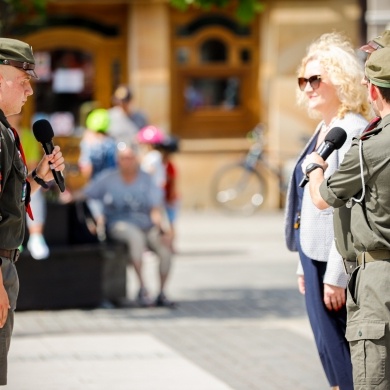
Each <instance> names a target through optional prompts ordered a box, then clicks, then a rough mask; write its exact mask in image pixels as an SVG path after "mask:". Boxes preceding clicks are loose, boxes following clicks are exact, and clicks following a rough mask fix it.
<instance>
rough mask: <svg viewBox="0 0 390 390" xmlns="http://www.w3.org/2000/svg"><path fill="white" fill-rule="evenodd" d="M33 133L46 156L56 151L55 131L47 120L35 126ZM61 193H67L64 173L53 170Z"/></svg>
mask: <svg viewBox="0 0 390 390" xmlns="http://www.w3.org/2000/svg"><path fill="white" fill-rule="evenodd" d="M33 133H34V136H35V138H36V139H37V141H38V142H40V143H41V144H42V146H43V149H44V151H45V153H46V154H51V153H52V152H53V150H54V144H53V141H52V139H53V137H54V131H53V128H52V127H51V124H50V123H49V121H47V120H46V119H40V120H38V121H36V122H35V123H34V124H33ZM51 171H52V173H53V176H54V180H55V181H56V183H57V185H58V187H59V189H60V190H61V192H64V191H65V180H64V176H63V175H62V172H60V171H56V170H55V169H52V170H51Z"/></svg>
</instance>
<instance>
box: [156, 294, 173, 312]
mask: <svg viewBox="0 0 390 390" xmlns="http://www.w3.org/2000/svg"><path fill="white" fill-rule="evenodd" d="M156 306H157V307H168V308H170V309H176V308H177V303H176V302H173V301H170V300H169V299H168V298H167V297H166V296H165V294H164V293H160V294H158V296H157V298H156Z"/></svg>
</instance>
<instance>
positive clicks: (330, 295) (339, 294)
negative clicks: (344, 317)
mask: <svg viewBox="0 0 390 390" xmlns="http://www.w3.org/2000/svg"><path fill="white" fill-rule="evenodd" d="M324 303H325V306H326V307H327V308H328V310H335V311H338V310H340V309H341V308H342V307H343V306H344V305H345V288H343V287H338V286H332V285H331V284H324Z"/></svg>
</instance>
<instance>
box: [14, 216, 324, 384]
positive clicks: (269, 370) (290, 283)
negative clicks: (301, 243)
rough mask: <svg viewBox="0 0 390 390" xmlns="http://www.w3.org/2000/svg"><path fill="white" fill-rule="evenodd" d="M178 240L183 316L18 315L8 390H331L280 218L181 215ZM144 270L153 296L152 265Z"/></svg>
mask: <svg viewBox="0 0 390 390" xmlns="http://www.w3.org/2000/svg"><path fill="white" fill-rule="evenodd" d="M177 236H178V237H177V252H178V253H177V255H176V256H175V264H174V268H173V271H172V276H171V279H170V282H169V287H168V290H167V293H168V295H169V298H171V299H174V300H176V301H177V302H178V303H179V307H178V309H176V310H169V309H157V308H149V309H139V308H128V309H94V310H80V309H74V310H63V311H25V312H17V313H16V317H15V331H14V337H13V341H12V344H11V351H10V358H9V385H8V387H7V388H8V389H9V390H80V389H83V390H107V389H110V390H128V389H132V390H192V389H194V390H195V389H197V390H263V389H264V390H279V389H280V390H282V389H283V390H290V389H291V390H295V389H299V390H322V389H324V390H325V389H328V388H329V386H328V385H327V381H326V379H325V377H324V374H323V372H322V368H321V365H320V361H319V358H318V356H317V353H316V349H315V346H314V341H313V338H312V335H311V331H310V328H309V325H308V321H307V318H306V315H305V309H304V303H303V297H302V296H301V295H300V294H299V293H298V291H297V287H296V276H295V270H296V262H297V255H296V254H294V253H290V252H288V251H287V250H286V248H285V245H284V241H283V214H282V213H281V212H276V213H269V212H262V213H258V214H257V215H255V216H252V217H236V216H228V215H225V214H222V213H218V212H216V211H211V212H206V211H199V212H193V211H191V212H183V213H182V214H181V216H180V219H179V223H178V227H177ZM48 261H49V260H48ZM145 271H146V275H147V280H148V281H149V283H150V290H151V291H152V292H153V293H155V292H156V288H157V285H156V280H157V277H156V271H157V262H156V260H155V258H154V257H153V256H152V255H149V256H147V257H146V259H145ZM136 290H137V286H136V281H135V279H134V275H133V273H132V271H131V270H129V275H128V295H129V298H134V296H135V294H136Z"/></svg>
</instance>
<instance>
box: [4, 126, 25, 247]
mask: <svg viewBox="0 0 390 390" xmlns="http://www.w3.org/2000/svg"><path fill="white" fill-rule="evenodd" d="M0 148H1V149H0V173H1V175H0V177H1V180H0V184H1V191H0V248H2V249H16V248H18V247H19V245H21V244H22V242H23V239H24V232H25V219H26V212H25V196H26V184H25V183H26V179H27V168H26V166H25V164H24V162H23V160H22V158H21V156H20V153H19V150H18V148H17V147H16V144H15V139H14V136H13V134H12V133H11V131H10V130H8V129H6V128H5V127H4V126H3V125H2V124H0Z"/></svg>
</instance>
